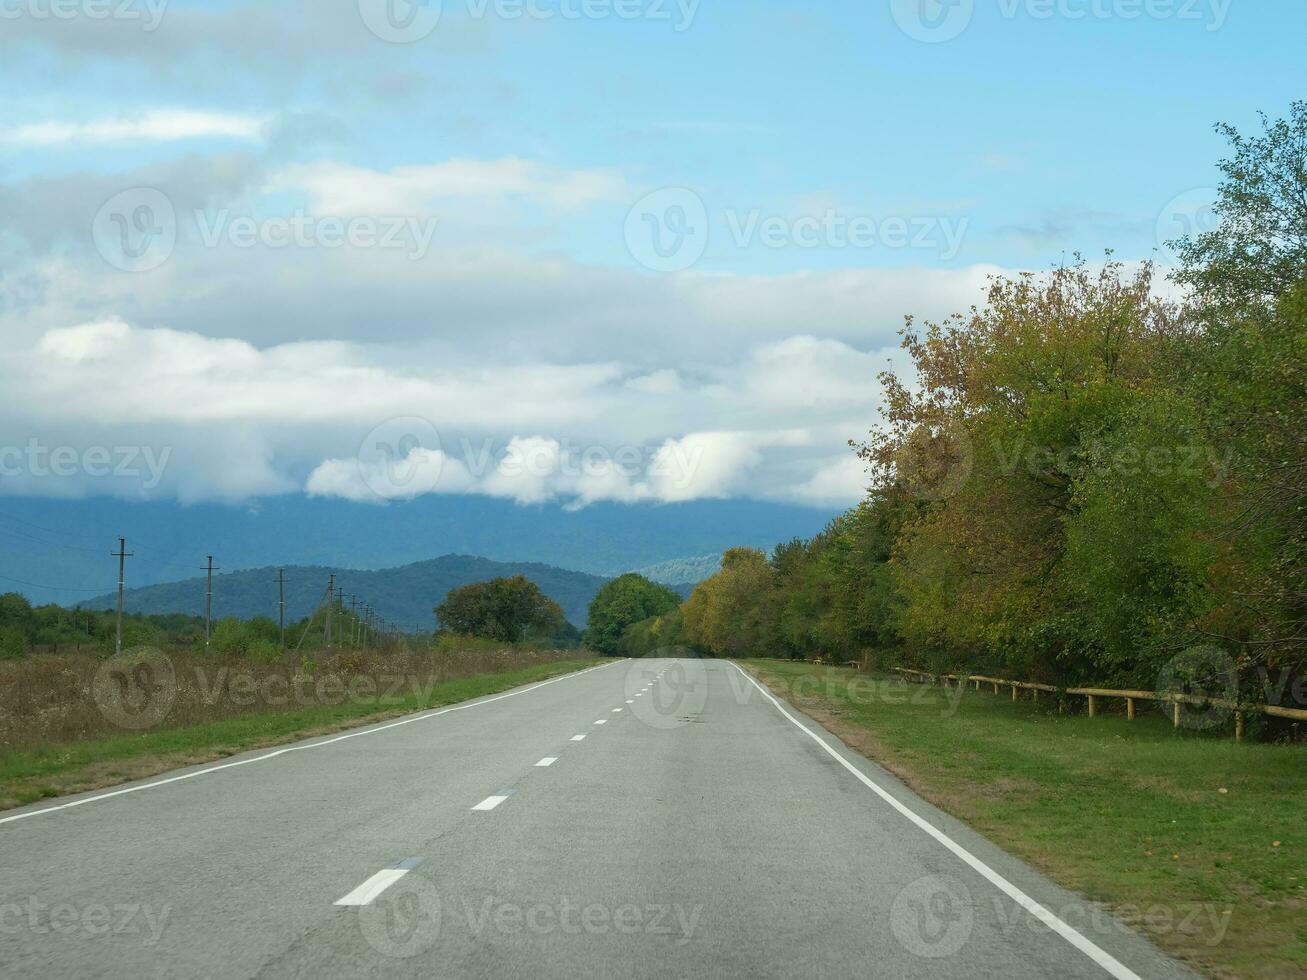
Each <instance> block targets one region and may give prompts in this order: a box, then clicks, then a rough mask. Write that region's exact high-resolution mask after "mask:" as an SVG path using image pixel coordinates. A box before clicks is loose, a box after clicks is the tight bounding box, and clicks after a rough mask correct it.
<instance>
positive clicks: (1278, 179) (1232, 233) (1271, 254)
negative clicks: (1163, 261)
mask: <svg viewBox="0 0 1307 980" xmlns="http://www.w3.org/2000/svg"><path fill="white" fill-rule="evenodd" d="M1262 129H1263V132H1262V134H1261V135H1260V136H1253V137H1245V136H1243V135H1241V134H1240V133H1239V131H1238V130H1237V129H1235V128H1234V127H1233V126H1230V125H1228V124H1225V123H1221V124H1218V125H1217V127H1216V131H1217V132H1218V133H1220V134H1222V135H1223V136H1225V138H1226V139H1227V140H1228V141H1229V143H1230V146H1231V148H1232V150H1233V154H1232V156H1231V157H1230V158H1229V159H1226V160H1222V161H1221V162H1220V164H1219V166H1220V168H1221V172H1222V173H1223V174H1224V177H1225V179H1224V180H1223V181H1222V183H1221V186H1220V188H1219V192H1218V197H1217V202H1216V205H1215V209H1214V210H1215V213H1216V214H1215V216H1216V217H1217V219H1219V225H1218V226H1217V227H1216V228H1215V229H1213V230H1212V231H1209V232H1206V233H1204V234H1201V235H1199V236H1198V237H1196V238H1184V239H1181V240H1180V241H1178V242H1175V243H1173V245H1174V246H1175V247H1176V249H1177V251H1178V252H1179V254H1180V257H1181V260H1182V262H1183V268H1182V270H1181V271H1180V273H1179V274H1178V275H1177V277H1176V278H1177V279H1179V281H1180V282H1183V283H1185V284H1187V285H1189V286H1191V287H1193V288H1194V289H1195V290H1196V292H1197V294H1198V296H1199V297H1200V299H1201V300H1202V301H1203V302H1205V303H1207V304H1209V305H1212V306H1215V307H1217V308H1229V307H1235V308H1238V307H1239V306H1242V305H1244V304H1246V303H1248V302H1250V301H1254V302H1257V301H1260V302H1269V301H1272V300H1274V299H1275V298H1277V297H1279V296H1281V295H1283V294H1284V293H1285V292H1287V291H1288V290H1289V289H1291V288H1292V287H1293V286H1294V285H1295V284H1296V283H1297V282H1298V281H1299V280H1300V279H1301V278H1302V276H1303V273H1304V270H1307V101H1299V102H1294V103H1293V104H1292V105H1291V106H1290V112H1289V118H1288V119H1278V120H1276V121H1274V122H1272V121H1271V120H1270V119H1269V118H1268V117H1267V116H1265V115H1263V116H1262Z"/></svg>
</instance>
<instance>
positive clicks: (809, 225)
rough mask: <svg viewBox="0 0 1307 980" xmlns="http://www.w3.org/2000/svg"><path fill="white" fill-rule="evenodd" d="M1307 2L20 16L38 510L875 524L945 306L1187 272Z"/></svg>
mask: <svg viewBox="0 0 1307 980" xmlns="http://www.w3.org/2000/svg"><path fill="white" fill-rule="evenodd" d="M1303 37H1307V5H1304V4H1302V3H1301V2H1300V0H859V2H845V0H832V2H827V3H798V2H779V0H747V2H746V0H443V2H441V0H423V2H418V3H414V2H411V0H311V2H309V0H306V2H302V3H301V2H276V0H268V2H263V3H245V2H226V0H210V2H205V3H197V2H183V0H170V2H169V0H0V85H2V86H3V90H4V91H5V93H6V98H5V99H4V100H3V102H0V331H2V332H3V337H4V341H5V342H4V344H3V346H2V347H0V495H37V496H45V497H67V498H78V497H85V496H89V495H113V496H119V497H125V498H132V499H135V498H142V499H167V500H180V501H183V502H192V501H227V502H232V503H240V502H245V501H250V500H254V499H257V498H260V497H266V496H269V495H283V494H309V495H313V496H321V497H336V498H343V499H347V500H356V501H359V502H363V503H376V504H382V503H384V502H386V501H387V500H394V499H411V498H413V497H417V496H421V495H425V494H486V495H491V496H495V497H501V498H505V499H511V500H515V501H517V502H519V503H522V504H524V505H530V504H538V503H558V504H561V505H563V506H566V507H569V508H583V507H586V506H588V505H590V504H592V503H594V502H596V501H618V502H627V503H630V504H633V505H634V504H640V503H665V502H675V501H683V500H696V499H710V498H726V499H732V498H742V497H747V498H754V499H764V500H775V501H785V502H791V503H798V504H810V505H813V506H819V507H832V508H833V507H843V506H847V505H849V504H851V503H853V502H855V501H856V500H857V499H858V498H859V497H860V496H861V495H862V492H863V489H864V487H865V485H866V482H867V476H866V473H865V472H864V470H863V467H862V464H861V463H860V461H859V460H858V459H857V457H856V456H855V455H854V454H853V453H852V452H851V451H850V449H849V446H848V442H849V440H850V439H853V440H857V439H859V438H860V437H862V436H863V435H864V434H865V433H866V432H867V430H869V429H870V428H872V427H873V426H875V425H876V424H877V418H878V407H879V405H880V401H881V389H880V385H879V384H878V382H877V375H878V374H879V372H881V371H883V370H885V369H887V368H891V369H894V370H897V371H904V370H906V369H907V367H908V365H907V364H906V363H905V361H904V356H903V354H902V353H901V351H900V350H899V346H898V342H899V338H898V331H899V330H900V328H901V327H902V324H903V318H904V316H905V315H908V314H911V315H914V316H916V317H918V318H924V319H938V318H942V317H944V316H947V315H948V314H950V313H953V312H957V311H965V310H966V309H968V308H969V307H970V306H971V305H972V304H974V303H980V302H982V301H983V296H984V289H985V283H986V281H987V279H988V277H990V276H992V275H996V274H1011V273H1015V272H1017V271H1020V270H1036V271H1038V270H1045V269H1048V268H1050V267H1052V266H1055V265H1057V264H1059V263H1062V262H1065V261H1068V260H1069V259H1070V257H1071V256H1072V255H1073V254H1074V253H1076V252H1079V253H1082V254H1084V255H1086V256H1087V257H1089V258H1090V259H1091V260H1100V259H1101V258H1102V256H1103V254H1104V251H1105V250H1107V249H1111V250H1113V252H1114V254H1115V255H1116V257H1118V258H1120V259H1123V260H1125V261H1127V262H1136V261H1142V260H1146V259H1150V258H1151V259H1154V260H1155V261H1157V262H1158V263H1159V265H1161V266H1162V267H1163V268H1164V269H1165V268H1166V267H1167V266H1168V265H1170V264H1171V263H1173V261H1174V257H1173V255H1172V253H1171V252H1170V250H1169V249H1168V248H1167V246H1166V243H1167V242H1168V241H1170V240H1171V239H1173V238H1175V237H1178V236H1179V235H1181V234H1184V233H1185V232H1187V231H1192V230H1201V229H1202V228H1203V227H1205V226H1206V225H1207V224H1208V223H1210V221H1211V212H1210V204H1211V201H1212V199H1213V197H1214V194H1215V191H1214V186H1215V184H1216V183H1217V180H1218V171H1217V168H1216V162H1217V160H1218V159H1219V158H1220V157H1221V156H1222V153H1223V151H1224V144H1223V142H1222V140H1221V139H1220V137H1219V136H1218V135H1217V134H1215V133H1214V132H1213V124H1214V123H1216V122H1218V121H1226V122H1230V123H1232V124H1234V125H1235V126H1237V127H1238V128H1240V129H1241V130H1244V131H1254V130H1256V129H1257V128H1258V126H1259V123H1258V117H1257V112H1258V111H1259V110H1261V111H1265V112H1267V113H1269V114H1270V115H1271V116H1272V117H1275V116H1278V115H1282V114H1283V113H1284V112H1285V110H1286V109H1287V107H1288V104H1289V102H1290V101H1291V100H1292V99H1294V98H1301V97H1303V95H1304V92H1303V84H1302V83H1303V80H1304V68H1303V64H1304V62H1303V59H1302V38H1303Z"/></svg>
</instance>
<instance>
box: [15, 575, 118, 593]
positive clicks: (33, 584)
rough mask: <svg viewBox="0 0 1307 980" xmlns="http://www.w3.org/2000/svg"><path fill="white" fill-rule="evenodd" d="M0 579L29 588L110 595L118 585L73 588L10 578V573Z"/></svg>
mask: <svg viewBox="0 0 1307 980" xmlns="http://www.w3.org/2000/svg"><path fill="white" fill-rule="evenodd" d="M0 579H3V580H4V581H6V582H13V583H14V584H16V585H25V586H27V587H28V588H29V589H49V590H50V591H51V592H89V593H91V594H92V595H94V594H96V593H100V594H103V595H108V594H109V593H110V592H112V591H113V590H114V589H115V588H116V586H112V585H110V586H109V587H108V588H104V589H71V588H68V587H67V586H64V585H40V584H38V583H36V582H24V581H23V580H22V579H20V578H10V577H9V576H8V575H0Z"/></svg>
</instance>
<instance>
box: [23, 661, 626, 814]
mask: <svg viewBox="0 0 1307 980" xmlns="http://www.w3.org/2000/svg"><path fill="white" fill-rule="evenodd" d="M619 663H622V661H620V660H614V661H613V662H612V663H609V664H596V665H595V666H593V667H587V668H586V669H585V670H578V671H576V672H575V673H572V674H563V675H562V676H561V677H554V678H551V679H550V680H547V681H541V682H540V683H539V684H532V685H531V686H530V687H524V688H522V689H521V690H520V691H509V692H508V693H506V694H496V695H495V696H494V697H492V698H485V699H484V700H481V701H473V702H471V703H469V704H456V705H451V706H450V707H448V708H440V709H438V710H436V711H424V712H422V713H421V714H418V715H412V716H411V717H408V718H401V719H400V720H399V721H393V722H390V723H389V724H386V725H381V726H378V727H370V728H364V729H362V730H360V731H356V732H348V733H346V734H344V735H337V736H336V737H335V738H329V739H326V740H324V741H321V742H310V743H309V744H307V745H292V746H290V747H289V748H285V749H277V750H276V751H275V752H267V753H264V754H263V755H259V756H255V757H254V758H253V759H241V760H240V761H239V762H224V763H222V764H220V765H216V766H209V767H207V768H205V769H199V770H196V771H195V772H187V773H183V774H182V775H180V776H169V777H168V778H167V779H157V780H155V781H154V782H152V783H145V784H144V785H141V786H128V787H126V788H125V789H116V790H113V791H112V792H109V793H99V794H97V795H95V796H88V797H85V798H84V799H80V800H73V801H72V802H70V803H60V804H59V805H57V806H47V807H43V808H42V809H40V810H29V811H28V812H26V813H15V814H13V815H12V816H8V817H0V824H6V823H12V822H13V821H15V820H26V819H27V818H28V817H39V816H40V815H41V814H43V813H57V812H58V811H60V810H67V809H69V808H71V807H75V806H81V805H83V804H84V803H96V802H98V801H100V800H108V799H111V798H112V797H115V796H124V795H126V794H127V793H139V792H141V791H142V790H146V789H154V788H156V787H158V786H167V785H169V784H170V783H179V782H181V781H182V780H184V779H194V778H195V777H196V776H207V775H209V774H210V773H215V772H222V771H223V770H224V769H234V768H236V767H237V766H248V765H250V763H253V762H265V761H267V760H268V759H275V758H277V756H279V755H285V754H286V753H287V752H305V751H307V750H309V749H319V748H322V747H323V746H324V745H335V744H336V743H337V742H343V741H345V740H346V739H350V738H358V737H359V736H360V735H375V734H376V733H377V732H384V731H388V730H389V729H391V728H399V727H400V726H401V725H411V724H413V722H415V721H426V720H427V719H428V718H439V717H440V716H441V715H447V714H449V713H450V712H452V711H466V710H467V709H468V708H479V707H481V705H483V704H491V703H493V702H495V701H502V700H504V699H505V698H512V697H516V696H517V695H519V694H527V693H529V692H531V691H535V690H538V689H539V688H542V687H546V686H548V685H549V684H557V683H558V682H559V681H566V680H571V679H572V678H573V677H580V676H581V675H582V674H588V673H590V671H592V670H603V669H604V668H605V667H612V666H613V665H614V664H619Z"/></svg>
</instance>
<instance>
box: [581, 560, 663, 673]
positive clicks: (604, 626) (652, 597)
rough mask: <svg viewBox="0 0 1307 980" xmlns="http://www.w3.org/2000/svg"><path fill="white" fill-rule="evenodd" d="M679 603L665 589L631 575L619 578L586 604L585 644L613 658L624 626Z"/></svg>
mask: <svg viewBox="0 0 1307 980" xmlns="http://www.w3.org/2000/svg"><path fill="white" fill-rule="evenodd" d="M680 604H681V597H680V596H678V595H677V594H676V593H675V592H673V591H672V590H671V589H669V588H667V587H666V586H663V585H659V584H658V583H656V582H651V581H649V579H647V578H645V577H644V576H643V575H637V574H635V573H634V572H631V573H629V574H626V575H620V576H618V577H617V578H615V579H613V580H612V581H611V582H609V583H607V584H606V585H605V586H604V587H603V588H601V589H600V590H599V592H598V593H596V595H595V597H594V599H593V600H591V602H590V615H589V628H588V629H587V630H586V634H585V642H586V645H587V646H589V647H590V648H591V649H593V650H598V651H599V652H600V653H603V654H607V655H608V656H610V657H611V656H615V655H616V654H617V653H618V652H619V647H620V644H621V641H622V634H623V633H625V632H626V630H627V628H628V627H630V626H633V625H635V624H636V623H639V622H643V621H644V620H647V619H651V618H653V617H655V616H661V615H663V614H664V613H668V612H671V611H672V610H673V609H675V608H676V607H677V606H679V605H680Z"/></svg>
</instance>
